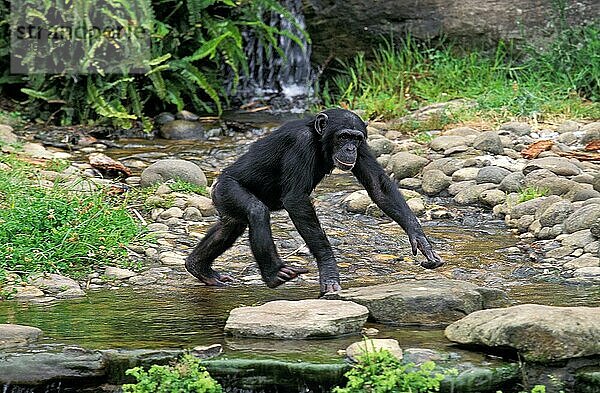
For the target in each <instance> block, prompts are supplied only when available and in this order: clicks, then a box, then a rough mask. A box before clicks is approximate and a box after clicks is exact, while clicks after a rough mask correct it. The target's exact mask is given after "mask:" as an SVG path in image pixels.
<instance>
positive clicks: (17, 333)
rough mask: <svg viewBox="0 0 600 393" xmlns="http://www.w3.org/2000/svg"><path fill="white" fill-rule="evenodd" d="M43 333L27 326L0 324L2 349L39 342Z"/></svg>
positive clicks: (0, 345)
mask: <svg viewBox="0 0 600 393" xmlns="http://www.w3.org/2000/svg"><path fill="white" fill-rule="evenodd" d="M41 335H42V331H41V330H40V329H38V328H36V327H32V326H25V325H13V324H10V323H2V324H0V349H5V348H11V347H19V346H23V345H27V344H29V343H30V342H33V341H37V340H38V339H39V338H40V336H41Z"/></svg>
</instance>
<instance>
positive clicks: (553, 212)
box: [539, 201, 574, 227]
mask: <svg viewBox="0 0 600 393" xmlns="http://www.w3.org/2000/svg"><path fill="white" fill-rule="evenodd" d="M573 210H574V208H573V204H572V203H571V202H569V201H560V202H556V203H554V204H552V205H550V206H549V207H548V208H546V209H545V210H544V212H543V213H542V214H541V216H540V217H539V220H540V223H541V224H542V226H545V227H552V226H554V225H556V224H562V223H563V222H564V221H565V220H566V219H567V217H569V216H570V215H571V213H573Z"/></svg>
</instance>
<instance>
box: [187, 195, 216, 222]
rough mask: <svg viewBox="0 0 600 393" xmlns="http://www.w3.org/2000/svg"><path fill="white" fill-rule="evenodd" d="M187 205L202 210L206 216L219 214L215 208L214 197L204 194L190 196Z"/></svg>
mask: <svg viewBox="0 0 600 393" xmlns="http://www.w3.org/2000/svg"><path fill="white" fill-rule="evenodd" d="M187 206H188V207H195V208H196V209H198V210H200V212H201V213H202V215H203V216H204V217H210V216H214V215H216V214H217V209H216V208H215V205H214V204H213V201H212V199H210V198H207V197H205V196H202V195H195V196H192V197H190V198H188V200H187Z"/></svg>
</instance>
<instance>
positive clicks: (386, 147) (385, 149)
mask: <svg viewBox="0 0 600 393" xmlns="http://www.w3.org/2000/svg"><path fill="white" fill-rule="evenodd" d="M369 147H370V148H371V151H372V152H373V154H374V155H375V157H379V156H381V155H382V154H390V153H392V152H393V151H394V142H392V141H390V140H389V139H387V138H378V139H371V140H369Z"/></svg>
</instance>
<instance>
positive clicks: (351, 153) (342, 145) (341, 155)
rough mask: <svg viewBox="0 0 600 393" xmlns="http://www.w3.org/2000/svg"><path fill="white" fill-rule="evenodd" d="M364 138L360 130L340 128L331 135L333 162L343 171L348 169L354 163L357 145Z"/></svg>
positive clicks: (352, 166)
mask: <svg viewBox="0 0 600 393" xmlns="http://www.w3.org/2000/svg"><path fill="white" fill-rule="evenodd" d="M364 140H365V135H364V133H363V132H362V131H358V130H353V129H342V130H339V131H337V132H336V133H335V135H334V137H333V155H332V156H333V164H334V165H335V166H336V167H338V168H339V169H341V170H343V171H349V170H351V169H352V168H354V165H355V164H356V157H357V152H358V147H359V146H360V144H361V143H363V142H364Z"/></svg>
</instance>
